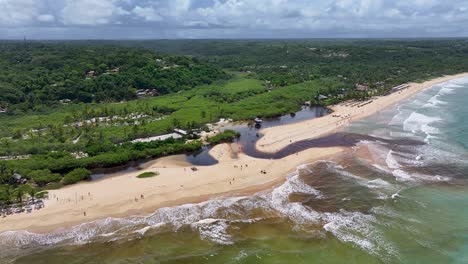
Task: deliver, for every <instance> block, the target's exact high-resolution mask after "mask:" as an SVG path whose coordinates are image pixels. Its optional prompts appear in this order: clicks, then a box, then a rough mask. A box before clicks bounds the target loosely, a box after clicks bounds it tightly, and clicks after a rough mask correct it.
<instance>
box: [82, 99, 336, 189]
mask: <svg viewBox="0 0 468 264" xmlns="http://www.w3.org/2000/svg"><path fill="white" fill-rule="evenodd" d="M330 113H331V110H330V109H328V108H325V107H321V106H302V108H301V110H299V111H298V112H296V113H291V114H286V115H282V116H280V117H277V118H266V119H264V120H263V122H262V124H261V126H253V125H250V124H248V123H246V122H241V123H237V124H231V125H227V126H225V127H223V128H222V130H226V129H232V130H235V131H237V132H239V133H240V134H241V137H240V138H239V139H237V140H235V143H237V144H239V145H241V146H242V148H243V149H244V150H245V153H246V154H247V155H251V156H252V157H257V158H264V157H265V158H271V157H270V156H268V155H267V154H262V153H261V152H257V151H256V149H255V143H256V142H257V140H259V139H260V138H261V135H260V134H259V131H260V129H262V128H268V127H275V126H280V125H286V124H292V123H296V122H300V121H304V120H310V119H313V118H317V117H322V116H325V115H328V114H330ZM210 149H211V148H210V147H209V146H205V147H203V148H202V150H200V151H197V152H194V153H189V154H184V155H183V156H184V159H185V161H187V162H188V163H190V164H191V165H195V166H210V165H215V164H217V163H218V160H216V159H215V158H214V157H212V156H211V155H210V154H209V151H210ZM288 151H291V150H288ZM281 155H284V154H279V155H277V156H281ZM177 156H179V155H177ZM154 160H155V159H145V160H139V161H131V162H129V163H127V164H124V165H122V166H116V167H111V168H99V169H95V170H93V172H94V173H93V175H91V180H93V181H95V180H102V179H105V178H109V177H115V176H119V175H120V174H122V173H127V172H134V171H139V170H142V169H145V168H147V167H148V166H150V165H151V164H152V162H153V161H154Z"/></svg>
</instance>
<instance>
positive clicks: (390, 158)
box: [385, 150, 401, 169]
mask: <svg viewBox="0 0 468 264" xmlns="http://www.w3.org/2000/svg"><path fill="white" fill-rule="evenodd" d="M385 163H387V167H389V168H390V169H399V168H400V167H401V166H400V163H398V161H397V160H396V159H395V156H394V155H393V150H389V151H388V153H387V157H386V159H385Z"/></svg>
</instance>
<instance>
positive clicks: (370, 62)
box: [119, 39, 468, 88]
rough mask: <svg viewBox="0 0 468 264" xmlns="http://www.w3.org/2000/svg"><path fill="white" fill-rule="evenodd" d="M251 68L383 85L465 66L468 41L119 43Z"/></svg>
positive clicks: (293, 79) (286, 80)
mask: <svg viewBox="0 0 468 264" xmlns="http://www.w3.org/2000/svg"><path fill="white" fill-rule="evenodd" d="M119 44H120V45H127V46H139V47H145V48H148V49H153V50H157V51H159V52H166V53H170V54H183V55H193V56H199V57H201V58H203V59H204V61H207V62H209V63H210V64H214V65H218V66H219V67H221V68H224V69H229V70H233V71H243V72H251V73H252V75H253V76H255V78H258V79H261V80H268V81H271V83H272V85H275V86H286V85H291V84H295V83H301V82H304V81H309V80H316V79H319V78H323V77H332V78H336V77H338V78H340V79H342V80H343V81H344V82H346V83H349V84H351V85H354V84H356V83H366V84H369V85H370V86H371V87H372V88H379V87H386V88H389V87H391V86H394V85H398V84H401V83H405V82H408V81H415V80H423V79H428V78H430V77H433V76H441V75H444V74H453V73H458V72H461V71H466V70H467V69H468V60H467V58H468V40H467V39H460V40H457V39H446V40H317V41H314V40H264V41H258V40H234V41H232V40H218V41H207V40H190V41H189V40H184V41H181V40H161V41H140V42H121V43H119Z"/></svg>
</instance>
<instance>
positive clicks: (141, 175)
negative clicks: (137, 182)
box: [137, 171, 159, 179]
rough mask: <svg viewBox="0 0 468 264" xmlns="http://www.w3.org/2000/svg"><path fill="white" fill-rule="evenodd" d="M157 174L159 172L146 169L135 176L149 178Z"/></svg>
mask: <svg viewBox="0 0 468 264" xmlns="http://www.w3.org/2000/svg"><path fill="white" fill-rule="evenodd" d="M158 175H159V172H152V171H147V172H143V173H142V174H140V175H138V176H137V178H140V179H141V178H150V177H154V176H158Z"/></svg>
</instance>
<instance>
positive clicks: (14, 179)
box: [10, 173, 28, 184]
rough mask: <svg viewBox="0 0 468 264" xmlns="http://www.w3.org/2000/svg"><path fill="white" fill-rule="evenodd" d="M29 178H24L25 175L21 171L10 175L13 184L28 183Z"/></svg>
mask: <svg viewBox="0 0 468 264" xmlns="http://www.w3.org/2000/svg"><path fill="white" fill-rule="evenodd" d="M27 181H28V180H27V179H25V178H23V176H22V175H21V174H19V173H15V174H13V175H11V177H10V183H11V184H24V183H26V182H27Z"/></svg>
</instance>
